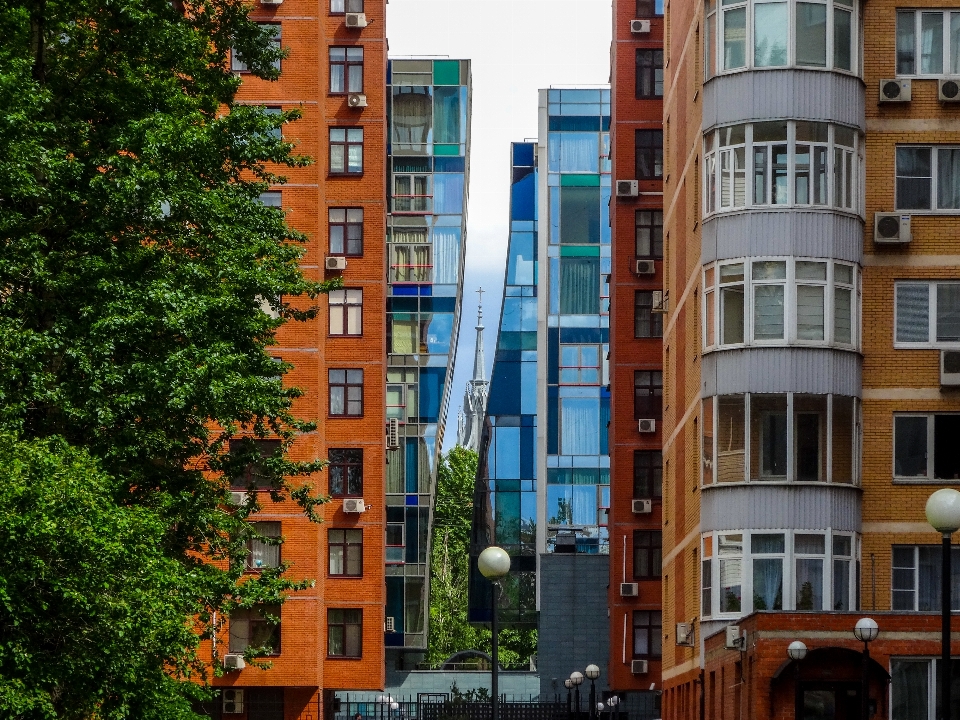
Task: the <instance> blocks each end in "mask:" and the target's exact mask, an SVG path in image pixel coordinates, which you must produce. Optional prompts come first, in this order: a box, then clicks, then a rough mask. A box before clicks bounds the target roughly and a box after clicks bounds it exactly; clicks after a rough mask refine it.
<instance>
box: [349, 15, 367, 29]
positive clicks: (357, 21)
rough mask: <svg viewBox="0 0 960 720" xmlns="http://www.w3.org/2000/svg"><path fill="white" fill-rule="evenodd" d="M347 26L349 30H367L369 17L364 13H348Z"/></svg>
mask: <svg viewBox="0 0 960 720" xmlns="http://www.w3.org/2000/svg"><path fill="white" fill-rule="evenodd" d="M346 25H347V27H348V28H357V29H358V30H359V29H361V28H365V27H366V26H367V16H366V15H364V14H363V13H347V17H346Z"/></svg>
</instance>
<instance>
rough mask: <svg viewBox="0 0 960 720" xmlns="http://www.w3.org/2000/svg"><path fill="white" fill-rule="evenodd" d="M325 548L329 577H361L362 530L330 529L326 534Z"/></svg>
mask: <svg viewBox="0 0 960 720" xmlns="http://www.w3.org/2000/svg"><path fill="white" fill-rule="evenodd" d="M327 546H328V548H329V556H330V566H329V567H330V574H331V575H346V576H348V577H360V576H361V575H363V530H361V529H359V528H345V529H340V528H332V529H330V530H329V531H328V532H327Z"/></svg>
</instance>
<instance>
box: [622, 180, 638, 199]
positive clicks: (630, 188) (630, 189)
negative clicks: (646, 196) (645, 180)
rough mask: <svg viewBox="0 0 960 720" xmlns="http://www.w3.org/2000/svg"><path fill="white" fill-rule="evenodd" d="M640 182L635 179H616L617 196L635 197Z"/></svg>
mask: <svg viewBox="0 0 960 720" xmlns="http://www.w3.org/2000/svg"><path fill="white" fill-rule="evenodd" d="M639 194H640V183H638V182H637V181H636V180H617V197H637V195H639Z"/></svg>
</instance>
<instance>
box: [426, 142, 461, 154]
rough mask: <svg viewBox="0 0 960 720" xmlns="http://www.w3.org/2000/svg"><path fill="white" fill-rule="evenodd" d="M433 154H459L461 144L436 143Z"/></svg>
mask: <svg viewBox="0 0 960 720" xmlns="http://www.w3.org/2000/svg"><path fill="white" fill-rule="evenodd" d="M433 154H434V155H441V156H442V155H447V156H450V155H452V156H454V157H455V156H457V155H459V154H460V146H459V145H454V144H451V143H434V145H433Z"/></svg>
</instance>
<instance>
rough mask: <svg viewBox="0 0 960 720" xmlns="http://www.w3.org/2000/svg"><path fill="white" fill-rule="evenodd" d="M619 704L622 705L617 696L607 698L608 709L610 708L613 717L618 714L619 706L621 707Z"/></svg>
mask: <svg viewBox="0 0 960 720" xmlns="http://www.w3.org/2000/svg"><path fill="white" fill-rule="evenodd" d="M619 704H620V698H618V697H617V696H616V695H612V696H610V697H609V698H607V707H609V708H610V714H611V715H615V714H616V712H617V705H619Z"/></svg>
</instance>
